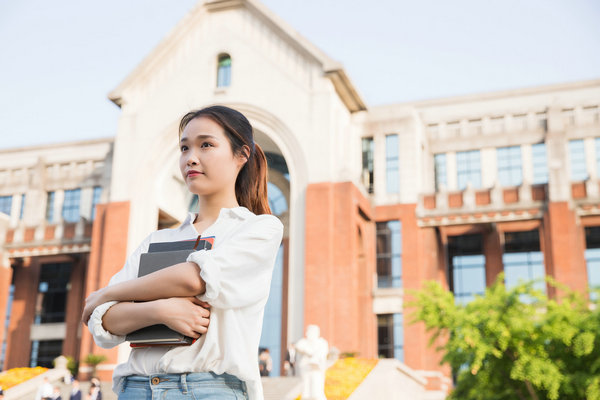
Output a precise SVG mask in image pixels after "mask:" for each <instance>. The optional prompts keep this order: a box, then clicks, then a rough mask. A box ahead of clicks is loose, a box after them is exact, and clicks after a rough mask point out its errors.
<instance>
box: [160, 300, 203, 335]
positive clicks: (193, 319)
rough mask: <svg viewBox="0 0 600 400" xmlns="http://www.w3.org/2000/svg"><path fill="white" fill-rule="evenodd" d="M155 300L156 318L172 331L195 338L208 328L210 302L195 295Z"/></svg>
mask: <svg viewBox="0 0 600 400" xmlns="http://www.w3.org/2000/svg"><path fill="white" fill-rule="evenodd" d="M156 301H157V303H158V304H157V307H158V314H159V315H158V318H159V319H160V321H161V322H162V323H163V324H165V325H167V326H168V327H169V328H171V329H173V330H174V331H177V332H179V333H181V334H183V335H185V336H189V337H192V338H194V339H197V338H199V337H200V335H201V334H203V333H206V331H207V330H208V324H209V322H210V320H209V317H210V311H209V309H210V304H208V303H206V302H203V301H200V300H198V299H197V298H196V297H171V298H168V299H160V300H156Z"/></svg>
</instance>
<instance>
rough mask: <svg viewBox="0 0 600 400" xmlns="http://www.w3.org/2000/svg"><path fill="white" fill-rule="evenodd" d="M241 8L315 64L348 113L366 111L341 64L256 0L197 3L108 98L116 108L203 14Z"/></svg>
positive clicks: (212, 0) (213, 0) (206, 0)
mask: <svg viewBox="0 0 600 400" xmlns="http://www.w3.org/2000/svg"><path fill="white" fill-rule="evenodd" d="M239 7H245V8H246V9H247V10H249V11H250V12H252V13H253V14H254V15H255V16H257V17H258V18H260V19H261V20H262V21H263V22H264V23H265V24H267V25H268V26H269V27H270V28H271V29H273V30H274V31H275V32H277V33H278V34H279V35H281V36H282V37H284V38H285V39H287V42H288V43H290V44H291V45H292V46H294V47H295V48H296V50H298V51H300V52H301V53H303V54H304V55H306V56H308V57H309V58H312V59H313V60H315V61H316V62H317V63H319V64H320V65H321V66H322V68H323V72H324V74H325V76H326V77H328V78H329V79H331V82H332V83H333V85H334V87H335V90H336V92H337V94H338V95H339V96H340V99H341V100H342V101H343V102H344V104H345V105H346V107H347V108H348V110H349V111H350V112H356V111H363V110H366V109H367V106H366V105H365V103H364V101H363V100H362V97H361V96H360V94H359V93H358V91H357V89H356V88H355V87H354V85H353V84H352V82H351V81H350V79H349V78H348V76H347V74H346V72H345V71H344V68H343V67H342V65H341V64H340V63H339V62H337V61H335V60H333V59H331V58H330V57H329V56H327V55H326V54H325V53H324V52H323V51H321V50H320V49H319V48H317V47H316V46H315V45H314V44H312V43H311V42H310V41H309V40H308V39H306V38H304V37H303V36H302V35H300V34H299V33H298V32H297V31H296V30H294V29H293V28H292V27H291V26H290V25H289V24H288V23H287V22H285V21H284V20H283V19H281V18H280V17H278V16H277V15H275V14H274V13H273V12H272V11H271V10H269V9H268V8H267V7H265V6H264V5H263V4H262V3H260V2H259V1H258V0H205V1H200V2H198V4H197V5H196V6H195V7H194V8H193V9H192V10H191V11H190V12H189V13H188V14H187V15H186V16H185V17H184V18H183V19H182V20H181V21H179V23H178V24H177V25H176V26H175V27H174V28H173V30H172V31H171V32H170V33H169V34H167V36H166V37H165V38H164V39H163V40H162V41H161V42H160V43H159V44H158V46H156V47H155V48H154V50H152V52H151V53H150V54H149V55H148V56H147V57H146V58H145V59H144V60H142V62H141V63H139V64H138V66H137V67H136V68H135V69H134V70H133V71H132V72H131V73H130V74H129V75H128V76H127V77H126V78H125V79H124V80H123V81H122V82H121V83H120V84H119V85H118V86H117V87H116V88H115V89H114V90H113V91H111V92H110V93H109V95H108V98H109V99H110V100H111V101H113V102H114V103H115V104H116V105H118V106H119V107H120V106H121V104H122V96H123V92H124V91H125V90H126V89H127V88H128V87H130V86H131V85H133V83H134V82H135V81H136V80H137V79H138V78H140V77H142V76H145V75H147V74H148V73H151V71H152V69H153V67H154V66H155V65H157V64H159V63H161V62H162V60H163V59H164V58H166V57H165V56H166V55H167V54H169V53H170V52H171V51H172V49H173V48H174V46H175V45H176V43H177V41H178V40H179V39H181V38H183V37H185V35H186V34H187V32H188V31H189V30H190V29H191V28H192V27H193V25H194V22H195V21H196V20H197V19H198V18H201V17H200V15H201V14H202V13H203V12H215V11H223V10H227V9H233V8H239Z"/></svg>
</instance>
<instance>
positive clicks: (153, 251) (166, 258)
mask: <svg viewBox="0 0 600 400" xmlns="http://www.w3.org/2000/svg"><path fill="white" fill-rule="evenodd" d="M213 243H214V236H211V237H206V238H200V237H198V238H196V239H190V240H181V241H175V242H155V243H151V244H150V246H149V248H148V252H147V253H143V254H141V255H140V265H139V270H138V277H141V276H145V275H148V274H151V273H152V272H155V271H158V270H160V269H162V268H166V267H169V266H171V265H175V264H179V263H183V262H185V260H186V259H187V257H188V255H189V254H190V253H192V252H194V251H198V250H202V249H205V250H210V249H211V248H212V245H213ZM125 340H127V341H128V342H130V346H131V347H146V346H160V345H164V346H174V345H189V344H191V343H193V342H194V339H193V338H191V337H188V336H185V335H182V334H181V333H179V332H177V331H174V330H172V329H170V328H169V327H167V326H166V325H163V324H159V325H151V326H147V327H145V328H142V329H138V330H137V331H134V332H132V333H130V334H128V335H127V336H126V338H125Z"/></svg>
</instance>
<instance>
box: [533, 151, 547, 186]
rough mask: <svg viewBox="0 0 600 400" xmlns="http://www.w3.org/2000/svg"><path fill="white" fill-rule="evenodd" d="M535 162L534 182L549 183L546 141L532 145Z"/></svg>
mask: <svg viewBox="0 0 600 400" xmlns="http://www.w3.org/2000/svg"><path fill="white" fill-rule="evenodd" d="M531 159H532V164H533V182H532V183H533V184H540V183H548V161H547V158H546V143H537V144H534V145H532V146H531Z"/></svg>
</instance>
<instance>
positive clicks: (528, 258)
mask: <svg viewBox="0 0 600 400" xmlns="http://www.w3.org/2000/svg"><path fill="white" fill-rule="evenodd" d="M502 264H503V265H504V280H505V283H506V287H507V288H508V289H510V288H513V287H515V286H517V285H518V284H519V283H524V282H530V281H536V282H535V284H534V286H533V287H534V288H535V289H537V290H540V291H542V292H544V293H545V292H546V283H545V282H544V281H543V279H544V277H545V276H546V271H545V269H544V254H542V252H541V251H540V234H539V231H538V230H537V229H534V230H532V231H525V232H505V233H504V254H502Z"/></svg>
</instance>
